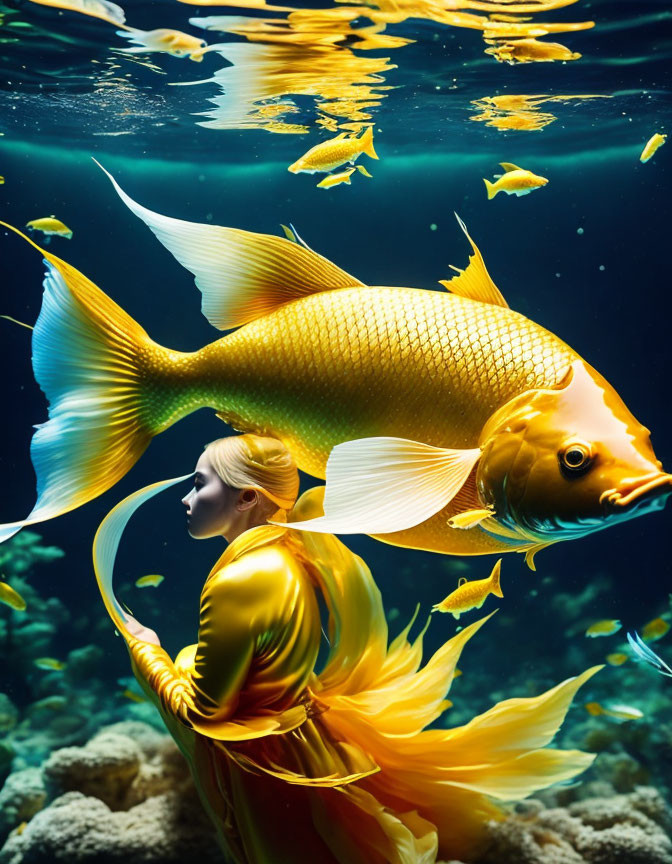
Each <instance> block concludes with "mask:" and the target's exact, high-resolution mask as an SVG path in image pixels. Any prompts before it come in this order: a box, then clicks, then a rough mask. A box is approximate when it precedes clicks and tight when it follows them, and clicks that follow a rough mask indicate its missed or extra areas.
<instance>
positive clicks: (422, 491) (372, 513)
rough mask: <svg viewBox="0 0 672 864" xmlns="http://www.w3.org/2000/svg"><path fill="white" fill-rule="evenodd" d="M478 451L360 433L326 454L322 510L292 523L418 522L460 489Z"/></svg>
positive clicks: (369, 525)
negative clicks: (367, 435) (362, 435)
mask: <svg viewBox="0 0 672 864" xmlns="http://www.w3.org/2000/svg"><path fill="white" fill-rule="evenodd" d="M480 455H481V451H480V449H479V448H476V449H473V450H450V449H447V448H444V447H432V446H431V445H429V444H423V443H421V442H418V441H408V440H406V439H405V438H387V437H385V438H382V437H381V438H359V439H357V440H355V441H345V442H344V443H342V444H338V445H337V446H336V447H334V449H333V450H332V451H331V453H330V454H329V459H328V461H327V472H326V487H325V493H324V516H321V517H318V518H317V519H311V520H308V521H306V522H293V523H291V524H290V525H289V527H291V528H300V529H301V530H302V531H318V532H321V533H330V534H390V533H392V532H394V531H403V530H405V529H406V528H412V527H413V526H414V525H420V524H421V523H422V522H424V521H426V520H427V519H429V518H430V516H433V515H434V514H435V513H438V512H439V510H442V509H443V508H444V507H445V506H446V504H448V503H449V502H450V501H452V499H453V498H454V497H455V495H457V493H458V492H459V491H460V489H461V488H462V486H463V485H464V483H465V482H466V480H467V478H468V477H469V474H470V473H471V470H472V468H473V467H474V465H475V464H476V462H477V461H478V459H479V457H480Z"/></svg>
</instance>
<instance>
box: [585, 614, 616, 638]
mask: <svg viewBox="0 0 672 864" xmlns="http://www.w3.org/2000/svg"><path fill="white" fill-rule="evenodd" d="M622 626H623V625H622V624H621V622H620V621H619V620H618V619H616V618H605V619H604V620H603V621H596V622H595V623H594V624H591V625H590V627H589V628H588V629H587V630H586V636H590V638H591V639H595V637H596V636H613V635H614V633H618V631H619V630H620V629H621V627H622Z"/></svg>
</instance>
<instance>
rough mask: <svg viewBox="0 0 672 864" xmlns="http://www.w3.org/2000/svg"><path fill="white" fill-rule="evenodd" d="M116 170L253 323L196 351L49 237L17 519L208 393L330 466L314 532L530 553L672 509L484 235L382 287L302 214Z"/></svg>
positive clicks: (643, 437)
mask: <svg viewBox="0 0 672 864" xmlns="http://www.w3.org/2000/svg"><path fill="white" fill-rule="evenodd" d="M115 188H116V189H117V191H118V193H119V195H120V196H121V197H122V200H123V201H124V202H125V203H126V205H127V206H128V207H129V208H130V209H131V210H132V212H133V213H135V214H136V215H137V216H138V217H139V218H140V219H142V220H143V221H144V222H145V223H146V224H147V225H148V226H149V227H150V228H151V229H152V230H153V231H154V232H155V234H156V235H157V237H158V238H159V239H160V241H161V242H162V243H163V244H164V245H165V246H166V247H168V249H169V250H170V251H171V252H172V253H173V254H174V255H175V257H176V258H177V259H178V261H180V262H181V263H182V264H183V265H184V266H185V267H187V269H189V270H190V271H191V272H192V273H193V274H194V275H195V277H196V284H197V285H198V287H199V289H200V290H201V292H202V294H203V311H204V313H205V315H206V317H207V318H208V320H209V321H210V323H211V324H213V325H214V326H215V327H218V328H220V329H222V330H231V329H233V328H237V329H236V330H235V332H232V333H228V334H227V335H225V336H223V337H222V338H220V339H218V340H216V341H214V342H212V343H211V344H209V345H206V346H205V347H203V348H201V349H200V350H197V351H193V352H187V353H183V352H179V351H174V350H172V349H168V348H164V347H163V346H161V345H159V344H157V343H156V342H154V341H153V340H152V339H151V338H150V337H149V336H148V335H147V333H146V332H145V331H144V330H143V328H142V327H141V326H140V325H139V324H138V323H137V322H135V321H134V320H133V319H132V318H131V317H130V316H129V315H128V314H127V313H125V312H124V311H123V310H122V309H121V308H120V307H119V306H118V305H117V304H116V303H114V301H113V300H111V299H110V298H109V297H108V296H107V295H105V294H104V293H103V292H102V291H101V290H100V289H99V288H98V287H97V286H95V285H94V284H93V283H92V282H90V281H89V280H88V279H87V278H86V277H85V276H83V275H82V274H81V273H79V272H78V271H77V270H76V269H75V268H73V267H71V266H70V265H69V264H67V263H66V262H64V261H62V260H61V259H59V258H57V257H56V256H54V255H51V254H50V253H48V252H45V250H42V249H40V252H41V254H42V255H43V257H44V258H45V259H46V261H47V267H48V272H47V276H46V279H45V282H44V288H45V295H44V301H43V306H42V311H41V313H40V317H39V319H38V323H37V325H36V327H35V331H34V334H33V368H34V370H35V375H36V378H37V380H38V382H39V383H40V385H41V386H42V388H43V389H44V391H45V393H46V395H47V398H48V400H49V402H50V403H51V407H50V415H49V420H48V422H47V423H45V424H43V425H42V426H40V428H39V429H38V430H37V431H36V433H35V435H34V437H33V441H32V447H31V454H32V460H33V464H34V466H35V467H36V471H37V474H38V488H39V490H40V493H39V497H38V501H37V504H36V506H35V508H34V509H33V511H32V513H31V514H30V516H29V517H28V518H27V519H26V520H22V521H19V522H13V523H10V524H6V525H3V526H1V527H0V539H6V538H7V537H9V536H11V535H12V534H13V533H15V532H16V531H18V530H19V529H20V528H21V527H22V526H23V525H24V524H32V523H35V522H39V521H43V520H46V519H49V518H53V517H54V516H57V515H59V514H60V513H64V512H67V511H68V510H72V509H74V508H76V507H79V506H81V505H82V504H84V503H85V502H86V501H89V500H91V499H92V498H95V497H96V496H97V495H100V494H101V493H102V492H104V491H105V490H106V489H108V488H110V487H111V486H112V485H114V483H116V482H117V481H118V480H119V479H120V478H121V477H123V476H124V475H125V474H126V472H127V471H128V470H129V469H130V468H131V466H132V465H133V464H134V463H135V462H136V461H137V460H138V459H139V458H140V456H141V455H142V453H143V452H144V450H145V449H146V447H147V446H148V445H149V443H150V441H151V440H152V438H153V437H154V436H155V435H157V434H159V433H160V432H162V431H164V430H165V429H167V428H169V427H170V426H171V425H172V424H173V423H175V422H176V421H178V420H179V419H180V418H182V417H185V416H186V415H188V414H190V413H191V412H193V411H196V410H197V409H199V408H201V407H211V408H213V409H214V410H215V411H217V413H218V416H219V417H220V418H221V419H222V420H224V421H225V422H226V423H228V424H229V425H230V426H232V427H234V428H235V429H236V430H239V431H246V432H257V433H259V432H261V431H263V433H264V434H266V435H274V436H275V437H277V438H279V439H280V440H282V441H283V442H284V443H285V444H286V446H287V447H288V448H289V450H290V451H291V453H292V455H293V457H294V459H295V461H296V463H297V465H298V467H299V468H300V469H301V470H303V471H305V472H307V473H309V474H312V475H313V476H316V477H322V478H324V477H325V475H326V487H325V497H324V516H321V517H319V518H317V519H310V520H306V521H303V522H297V523H293V524H292V525H291V527H292V528H294V529H298V530H308V531H320V532H327V533H343V534H350V533H361V534H370V535H372V536H374V537H376V538H378V539H380V540H383V541H384V542H387V543H390V544H392V545H398V546H405V547H411V548H416V549H427V550H430V551H435V552H442V553H447V554H458V555H460V554H462V555H467V554H471V555H479V554H487V553H503V552H513V551H518V552H524V553H525V554H526V558H527V561H528V563H529V564H530V565H531V566H533V556H534V554H535V553H536V552H538V551H539V550H540V549H543V548H545V547H546V546H548V545H550V544H552V543H555V542H558V541H561V540H570V539H576V538H578V537H582V536H585V535H586V534H590V533H592V532H594V531H598V530H600V529H602V528H606V527H608V526H610V525H615V524H618V523H620V522H623V521H625V520H628V519H632V518H633V517H636V516H640V515H643V514H646V513H650V512H653V511H657V510H660V509H661V508H662V507H663V506H664V503H665V501H666V499H667V498H668V496H669V495H670V493H671V492H672V477H670V475H669V474H667V473H665V472H664V471H663V470H662V465H661V463H660V462H659V461H658V460H657V458H656V456H655V454H654V451H653V448H652V446H651V441H650V435H649V430H648V429H646V428H645V427H644V426H642V425H641V424H640V423H639V422H638V421H637V420H636V419H635V418H634V417H633V415H632V414H631V413H630V411H629V410H628V409H627V407H626V406H625V404H624V403H623V401H622V399H621V398H620V396H619V395H618V393H617V392H616V391H615V390H614V388H613V387H611V385H610V384H608V383H607V381H606V380H605V379H604V378H603V377H602V376H601V375H600V374H599V372H597V371H596V370H595V369H593V368H592V367H591V366H590V365H589V364H588V363H587V362H585V361H584V360H583V359H582V358H581V357H580V356H579V355H578V354H577V353H576V352H575V351H574V350H573V349H572V348H571V347H570V346H568V345H567V344H566V343H564V342H563V341H562V340H561V339H559V338H558V337H557V336H555V335H554V334H552V333H550V332H549V331H547V330H545V329H544V328H543V327H541V326H539V325H538V324H536V323H534V322H533V321H530V320H529V319H528V318H526V317H524V316H523V315H521V314H519V313H517V312H514V311H513V310H511V309H510V308H509V307H508V304H507V303H506V300H505V299H504V297H503V295H502V294H501V292H500V291H499V289H498V288H497V286H496V285H495V284H494V282H493V281H492V279H491V277H490V275H489V273H488V271H487V268H486V266H485V262H484V260H483V256H482V255H481V253H480V251H479V249H478V248H477V246H476V245H475V244H474V243H473V241H472V240H471V238H469V235H468V234H467V237H468V239H469V242H470V243H471V245H472V250H473V251H472V254H471V256H470V259H469V266H468V267H467V268H466V269H465V270H464V271H462V270H457V272H456V274H455V275H454V276H453V278H452V279H450V280H443V281H442V283H441V284H443V285H444V287H445V288H447V289H448V290H446V291H431V290H423V289H418V288H408V287H389V286H376V287H372V286H369V285H365V284H363V283H362V282H361V281H360V280H358V279H357V278H356V277H354V276H352V275H351V274H349V273H347V272H346V271H344V270H342V269H341V268H339V267H337V266H336V265H335V264H333V263H332V262H331V261H329V260H328V259H327V258H325V257H323V256H321V255H319V254H317V253H315V252H313V251H312V250H311V249H309V248H307V247H306V245H305V244H304V243H303V242H302V241H301V240H300V238H298V237H296V235H295V234H294V232H292V234H293V236H294V238H295V239H294V241H292V240H290V239H288V237H282V238H281V237H272V236H269V235H265V234H255V233H252V232H248V231H242V230H238V229H233V228H226V227H220V226H216V225H211V224H204V225H201V224H198V223H193V222H186V221H183V220H179V219H172V218H169V217H166V216H163V215H161V214H158V213H154V212H152V211H150V210H148V209H147V208H145V207H142V206H141V205H139V204H137V203H135V202H134V201H133V200H132V199H131V198H129V197H128V195H126V194H125V193H124V192H123V191H122V190H121V189H120V187H119V186H118V185H117V186H115ZM6 227H11V226H6ZM462 227H463V230H465V233H466V228H465V227H464V226H462ZM12 230H15V229H12ZM29 242H32V241H29ZM287 334H291V338H288V337H287ZM479 511H480V512H479ZM477 513H478V517H477V516H476V514H477ZM451 520H456V524H458V525H459V524H460V523H461V522H462V520H466V524H467V525H468V526H470V527H452V524H451Z"/></svg>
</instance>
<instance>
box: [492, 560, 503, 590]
mask: <svg viewBox="0 0 672 864" xmlns="http://www.w3.org/2000/svg"><path fill="white" fill-rule="evenodd" d="M501 572H502V559H501V558H500V559H499V561H498V562H497V563H496V564H495V566H494V567H493V568H492V573H491V574H490V593H491V594H494V595H495V597H503V596H504V595H503V594H502V586H501V585H500V584H499V578H500V574H501Z"/></svg>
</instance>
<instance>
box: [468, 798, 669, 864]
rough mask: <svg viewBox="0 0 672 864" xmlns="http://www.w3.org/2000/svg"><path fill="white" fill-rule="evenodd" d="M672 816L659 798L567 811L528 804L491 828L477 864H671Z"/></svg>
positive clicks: (581, 805) (606, 801)
mask: <svg viewBox="0 0 672 864" xmlns="http://www.w3.org/2000/svg"><path fill="white" fill-rule="evenodd" d="M671 828H672V813H671V812H670V810H669V808H668V807H667V805H666V804H665V802H664V800H663V798H662V796H661V795H660V793H659V792H658V791H657V790H656V789H653V788H651V787H638V788H637V789H636V790H635V791H634V792H633V793H631V794H629V795H616V796H610V797H606V798H587V799H585V800H582V801H576V802H574V803H573V804H570V805H569V807H567V808H561V807H550V808H547V807H546V806H545V805H544V804H543V803H541V802H540V801H534V802H527V804H526V806H525V808H524V811H523V813H519V814H516V815H513V816H511V817H510V818H508V819H506V820H505V821H503V822H493V823H491V824H490V827H489V831H490V836H491V839H492V846H491V847H490V849H489V850H488V852H487V854H486V855H485V856H484V857H483V858H482V860H481V861H480V862H479V864H672V839H670V836H669V831H670V829H671Z"/></svg>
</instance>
